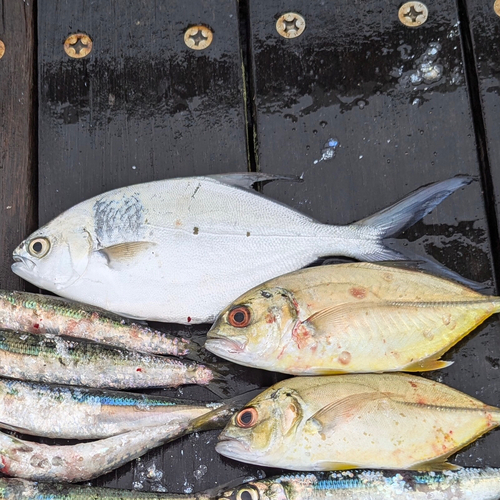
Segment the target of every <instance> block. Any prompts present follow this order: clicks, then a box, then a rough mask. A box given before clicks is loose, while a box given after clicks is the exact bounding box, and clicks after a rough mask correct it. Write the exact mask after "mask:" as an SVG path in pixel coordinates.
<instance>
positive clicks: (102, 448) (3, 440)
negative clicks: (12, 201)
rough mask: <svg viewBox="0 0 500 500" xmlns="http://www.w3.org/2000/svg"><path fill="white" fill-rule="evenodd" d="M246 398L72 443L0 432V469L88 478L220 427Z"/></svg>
mask: <svg viewBox="0 0 500 500" xmlns="http://www.w3.org/2000/svg"><path fill="white" fill-rule="evenodd" d="M242 398H243V399H242ZM246 399H248V398H247V397H246V396H245V395H243V396H240V397H237V398H234V400H233V401H232V402H226V403H225V404H224V405H223V406H221V407H219V408H216V409H215V410H212V411H211V412H209V413H206V414H204V415H201V416H200V417H198V418H196V419H194V420H192V421H190V422H188V421H184V422H171V423H169V424H166V425H161V426H156V427H144V428H143V429H139V430H135V431H130V432H126V433H124V434H119V435H117V436H112V437H109V438H106V439H100V440H98V441H92V442H89V443H79V444H75V445H66V446H64V445H62V446H61V445H46V444H40V443H35V442H32V441H25V440H21V439H17V438H15V437H13V436H10V435H8V434H4V433H2V432H0V472H2V473H3V474H5V475H7V476H15V477H20V478H23V479H31V480H36V481H67V482H79V481H87V480H89V479H93V478H95V477H97V476H100V475H102V474H106V473H107V472H109V471H111V470H113V469H116V468H118V467H120V466H121V465H123V464H125V463H127V462H129V461H131V460H133V459H135V458H137V457H140V456H141V455H143V454H144V453H146V452H147V451H149V450H151V449H153V448H155V447H157V446H160V445H162V444H164V443H167V442H169V441H172V440H173V439H177V438H179V437H181V436H184V435H186V434H189V433H191V432H198V431H204V430H210V429H219V428H221V427H222V426H223V425H224V424H225V422H226V421H227V419H228V417H230V416H231V415H232V413H233V412H234V410H235V409H236V408H238V407H239V406H240V405H241V403H242V401H244V400H246Z"/></svg>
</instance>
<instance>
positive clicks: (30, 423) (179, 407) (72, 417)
mask: <svg viewBox="0 0 500 500" xmlns="http://www.w3.org/2000/svg"><path fill="white" fill-rule="evenodd" d="M223 404H224V403H223V402H222V401H219V402H207V403H203V402H200V401H190V400H187V399H178V398H167V397H161V396H149V395H147V394H135V393H131V392H123V391H107V390H100V389H85V388H82V387H71V386H56V385H48V384H41V383H37V382H22V381H20V380H11V379H5V378H0V427H3V428H7V429H11V430H15V431H20V432H23V433H24V434H32V435H34V436H43V437H49V438H54V439H102V438H106V437H110V436H115V435H117V434H123V433H124V432H129V431H133V430H138V429H141V428H143V427H151V426H157V425H165V424H168V423H173V422H185V421H191V420H193V419H195V418H197V417H199V416H201V415H203V414H205V413H208V412H209V411H211V410H213V409H215V408H218V407H220V406H223Z"/></svg>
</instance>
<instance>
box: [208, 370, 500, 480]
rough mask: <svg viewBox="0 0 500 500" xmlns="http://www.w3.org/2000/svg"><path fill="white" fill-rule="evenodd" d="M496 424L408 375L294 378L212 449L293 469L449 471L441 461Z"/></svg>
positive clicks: (478, 408)
mask: <svg viewBox="0 0 500 500" xmlns="http://www.w3.org/2000/svg"><path fill="white" fill-rule="evenodd" d="M499 423H500V409H498V408H495V407H493V406H488V405H486V404H484V403H481V402H480V401H478V400H477V399H474V398H471V397H470V396H467V395H466V394H463V393H461V392H459V391H456V390H454V389H451V388H449V387H447V386H445V385H443V384H439V383H437V382H433V381H431V380H427V379H424V378H421V377H417V376H415V375H409V374H402V373H392V374H389V373H386V374H359V375H358V374H352V375H337V376H330V377H296V378H292V379H288V380H284V381H282V382H279V383H278V384H275V385H274V386H272V387H271V388H269V389H267V390H266V391H264V392H263V393H262V394H260V395H259V396H257V397H256V398H255V399H253V400H252V401H250V403H248V404H247V405H246V407H245V408H243V409H242V410H240V411H239V412H238V413H237V414H236V415H234V416H233V417H232V419H231V420H230V422H229V424H228V425H227V426H226V428H225V429H224V431H223V432H222V433H221V435H220V436H219V443H218V444H217V447H216V450H217V451H218V452H219V453H221V454H222V455H225V456H227V457H230V458H234V459H236V460H241V461H244V462H248V463H252V464H257V465H261V466H268V467H281V468H285V469H293V470H310V471H313V470H335V469H351V468H382V469H416V470H442V469H454V468H456V467H455V466H454V465H451V464H449V463H448V462H447V461H446V459H447V458H448V457H449V456H450V455H451V454H453V453H455V452H456V451H458V450H460V449H461V448H463V447H464V446H465V445H467V444H469V443H471V442H472V441H474V440H475V439H477V438H478V437H479V436H481V435H482V434H484V433H485V432H488V431H489V430H491V429H493V428H494V427H496V426H497V425H498V424H499Z"/></svg>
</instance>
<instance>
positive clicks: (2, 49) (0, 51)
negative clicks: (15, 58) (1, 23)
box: [0, 40, 5, 59]
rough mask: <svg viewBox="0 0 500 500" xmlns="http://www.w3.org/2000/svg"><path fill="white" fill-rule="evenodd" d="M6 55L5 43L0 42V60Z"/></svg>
mask: <svg viewBox="0 0 500 500" xmlns="http://www.w3.org/2000/svg"><path fill="white" fill-rule="evenodd" d="M4 54H5V43H3V42H2V40H0V59H2V57H3V55H4Z"/></svg>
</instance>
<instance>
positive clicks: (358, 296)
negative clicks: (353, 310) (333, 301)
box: [349, 287, 366, 299]
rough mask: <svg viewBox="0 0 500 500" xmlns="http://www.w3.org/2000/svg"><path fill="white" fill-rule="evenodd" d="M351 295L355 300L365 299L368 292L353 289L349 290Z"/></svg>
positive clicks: (361, 289)
mask: <svg viewBox="0 0 500 500" xmlns="http://www.w3.org/2000/svg"><path fill="white" fill-rule="evenodd" d="M349 293H350V294H351V295H352V296H353V297H354V298H355V299H364V298H365V297H366V290H365V289H364V288H361V287H359V288H356V287H354V288H351V289H350V290H349Z"/></svg>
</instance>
